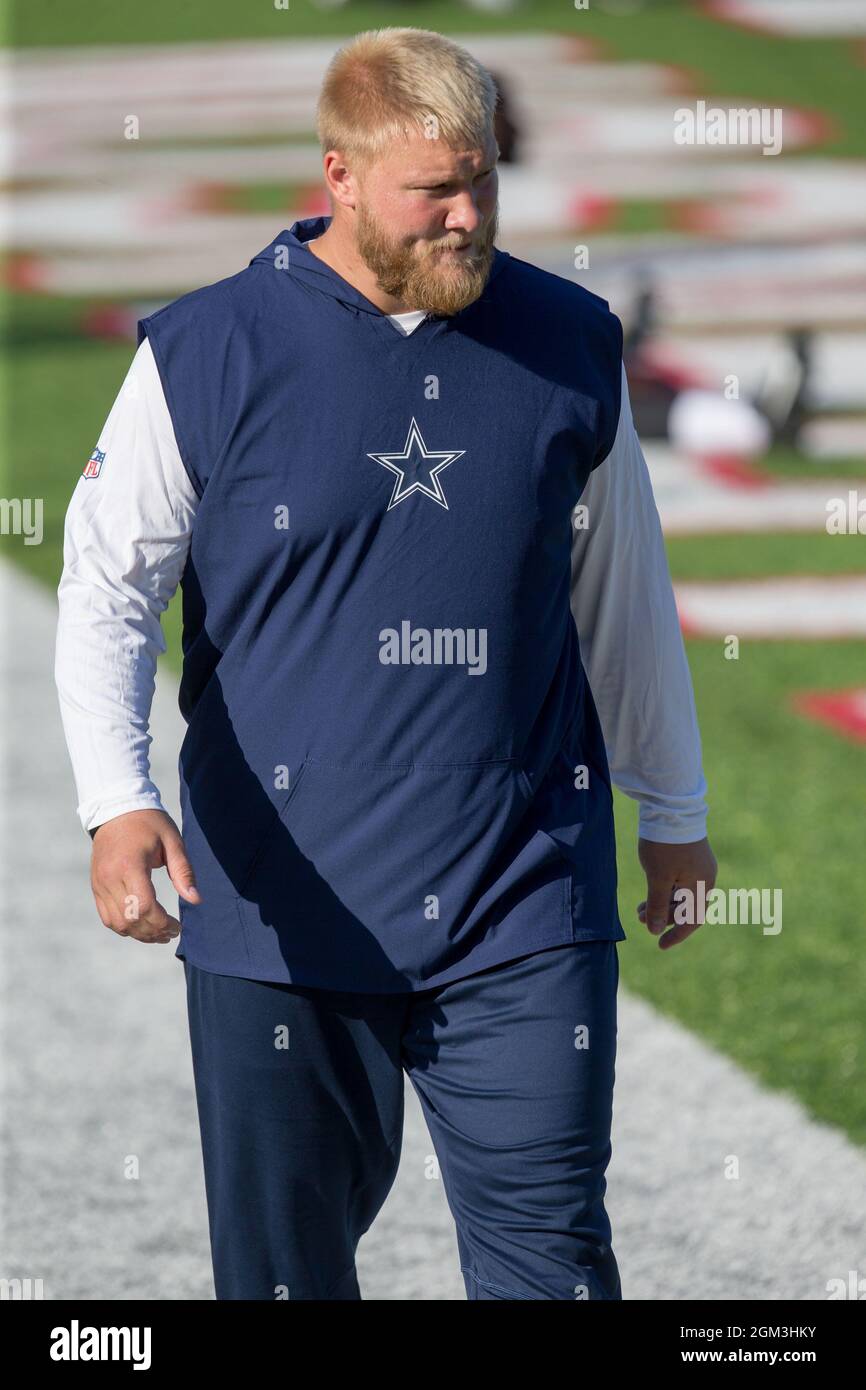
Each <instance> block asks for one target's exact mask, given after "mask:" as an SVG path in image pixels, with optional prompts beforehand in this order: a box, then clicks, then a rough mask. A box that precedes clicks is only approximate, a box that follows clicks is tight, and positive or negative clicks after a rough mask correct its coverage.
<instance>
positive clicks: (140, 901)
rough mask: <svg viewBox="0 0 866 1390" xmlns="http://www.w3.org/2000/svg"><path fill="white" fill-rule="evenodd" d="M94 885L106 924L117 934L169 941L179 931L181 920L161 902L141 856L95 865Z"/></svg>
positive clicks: (95, 898) (141, 938)
mask: <svg viewBox="0 0 866 1390" xmlns="http://www.w3.org/2000/svg"><path fill="white" fill-rule="evenodd" d="M91 887H92V889H93V897H94V901H95V903H96V909H97V912H98V913H99V916H100V919H101V921H102V924H103V926H105V927H108V928H109V930H110V931H113V932H116V933H117V935H118V936H131V937H134V938H135V939H136V940H137V941H146V942H157V943H159V944H161V945H166V944H168V942H170V941H172V940H174V939H175V938H176V937H177V936H178V935H179V933H180V930H181V926H180V922H179V921H178V920H177V918H175V917H172V916H170V915H169V913H167V912H166V910H165V908H164V907H163V906H162V904H161V903H160V902H158V900H157V897H156V894H155V892H154V889H153V885H152V883H151V881H150V870H149V868H148V867H147V866H146V865H145V864H144V863H143V862H142V858H141V856H139V857H138V858H137V859H136V860H130V859H123V860H121V861H120V862H119V863H117V862H111V863H106V864H104V865H102V864H96V865H94V868H93V871H92V874H91Z"/></svg>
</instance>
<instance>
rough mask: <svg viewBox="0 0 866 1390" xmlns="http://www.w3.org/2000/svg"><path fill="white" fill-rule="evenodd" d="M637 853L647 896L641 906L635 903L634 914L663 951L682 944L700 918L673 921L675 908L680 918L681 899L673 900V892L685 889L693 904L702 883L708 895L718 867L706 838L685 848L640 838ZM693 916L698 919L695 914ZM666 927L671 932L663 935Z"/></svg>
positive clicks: (696, 927) (681, 913) (681, 912)
mask: <svg viewBox="0 0 866 1390" xmlns="http://www.w3.org/2000/svg"><path fill="white" fill-rule="evenodd" d="M637 854H638V859H639V860H640V863H641V867H642V868H643V870H644V873H645V874H646V882H647V896H646V898H645V899H644V901H643V902H642V903H638V908H637V915H638V918H639V920H640V921H641V922H644V923H645V924H646V927H647V930H648V931H650V932H652V934H653V936H657V937H658V938H659V946H660V947H661V948H662V950H667V948H668V947H669V946H676V945H677V943H678V942H680V941H685V939H686V937H688V936H691V934H692V932H695V931H697V929H698V927H699V926H701V924H702V922H703V916H701V920H700V921H697V920H695V921H688V922H683V921H680V922H678V923H675V922H674V912H675V911H676V909H677V908H678V907H679V908H680V917H682V915H683V911H682V901H683V900H682V898H679V899H677V900H675V899H674V892H675V891H676V890H678V889H680V888H688V889H689V890H690V891H691V894H692V899H691V901H692V903H693V904H695V905H696V899H697V892H698V883H699V882H701V881H703V884H704V891H705V892H706V893H709V891H710V889H711V888H712V887H713V885H714V883H715V881H716V871H717V869H718V867H719V866H718V864H717V863H716V857H715V855H714V854H713V851H712V850H711V849H710V842H709V840H708V839H706V838H704V839H703V840H694V841H692V842H691V843H689V844H685V845H666V844H661V843H659V842H658V841H656V840H642V839H639V840H638V842H637ZM694 915H695V917H697V916H698V913H697V911H696V912H695V914H694ZM667 926H671V927H672V930H671V931H667V932H666V931H665V927H667ZM662 932H664V936H662V935H661V933H662Z"/></svg>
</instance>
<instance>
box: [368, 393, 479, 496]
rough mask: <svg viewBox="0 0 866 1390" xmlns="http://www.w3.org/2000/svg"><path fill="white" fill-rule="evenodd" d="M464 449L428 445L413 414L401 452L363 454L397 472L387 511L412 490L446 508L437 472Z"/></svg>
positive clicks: (462, 453) (451, 461)
mask: <svg viewBox="0 0 866 1390" xmlns="http://www.w3.org/2000/svg"><path fill="white" fill-rule="evenodd" d="M465 453H466V450H465V449H452V450H447V449H445V450H440V451H436V450H431V449H428V448H427V445H426V444H425V443H424V440H423V439H422V437H421V431H420V430H419V428H418V425H417V422H416V420H415V417H414V415H413V417H412V423H411V425H410V426H409V433H408V434H407V436H406V443H405V445H404V446H403V452H402V453H399V454H368V455H367V458H370V459H373V460H374V462H375V463H381V465H382V467H383V468H390V470H391V472H392V473H396V474H397V480H396V482H395V483H394V491H393V492H392V493H391V501H390V502H389V503H388V507H387V510H388V511H390V510H391V508H392V507H396V505H397V503H398V502H402V501H404V500H405V498H407V497H411V496H412V493H413V492H423V494H424V496H425V497H432V498H433V501H434V502H438V503H439V505H440V507H444V508H445V510H446V512H447V511H448V503H447V502H446V501H445V493H444V492H443V491H442V484H441V483H440V481H439V474H440V473H441V472H442V470H443V468H447V467H448V465H449V463H453V462H454V460H455V459H459V458H462V457H463V455H464V454H465ZM431 463H432V464H433V467H432V468H431V467H430V465H431ZM410 477H411V478H412V479H413V481H412V482H411V483H409V485H408V486H407V479H408V478H410Z"/></svg>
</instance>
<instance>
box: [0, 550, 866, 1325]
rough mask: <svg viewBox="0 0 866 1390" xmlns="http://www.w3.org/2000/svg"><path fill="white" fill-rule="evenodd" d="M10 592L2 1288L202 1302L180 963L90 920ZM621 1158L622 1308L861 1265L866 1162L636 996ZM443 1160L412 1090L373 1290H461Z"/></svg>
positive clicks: (65, 797)
mask: <svg viewBox="0 0 866 1390" xmlns="http://www.w3.org/2000/svg"><path fill="white" fill-rule="evenodd" d="M0 585H2V588H0V606H2V611H3V614H4V620H5V626H6V630H5V632H4V634H3V640H2V642H0V659H2V662H3V664H4V671H3V677H2V680H0V690H2V696H3V701H4V707H3V716H4V717H3V721H2V730H3V745H4V746H3V755H4V756H3V762H2V772H3V792H2V797H0V803H2V813H5V816H6V823H5V826H4V827H3V828H4V831H5V833H4V834H3V845H4V847H5V854H4V857H3V875H4V879H3V888H2V937H0V969H2V976H0V979H2V995H0V998H2V1030H3V1036H2V1050H0V1057H2V1059H3V1062H2V1065H3V1069H4V1074H3V1083H4V1090H5V1094H4V1096H3V1098H2V1108H0V1115H2V1121H0V1123H2V1133H0V1138H2V1143H0V1181H2V1197H3V1199H4V1200H3V1203H2V1207H0V1213H2V1227H3V1228H2V1231H0V1277H6V1278H12V1277H19V1278H28V1277H29V1278H31V1279H37V1278H41V1279H42V1280H43V1281H44V1282H43V1289H44V1297H45V1298H46V1299H96V1298H111V1299H135V1298H143V1299H182V1300H188V1299H210V1298H213V1285H212V1282H211V1274H210V1262H209V1252H208V1243H207V1218H206V1209H205V1200H204V1183H203V1176H202V1167H201V1152H200V1147H199V1135H198V1127H197V1121H196V1113H195V1099H194V1092H193V1083H192V1068H191V1062H190V1056H189V1042H188V1034H187V1024H186V1011H185V999H184V990H183V968H182V965H181V964H180V962H179V961H177V960H176V959H175V958H174V949H175V946H174V944H172V945H170V946H164V947H144V946H142V945H141V944H140V943H138V942H134V941H130V940H122V939H121V938H118V937H116V936H114V935H113V934H112V933H109V932H107V931H106V930H105V928H104V927H103V926H102V924H101V922H100V921H99V918H98V916H97V914H96V910H95V908H94V906H93V902H92V899H91V896H90V888H89V874H88V863H89V848H90V841H89V839H88V837H87V836H86V835H85V834H84V832H83V831H82V830H81V828H80V826H79V823H78V820H77V818H76V816H75V809H74V808H75V794H74V788H73V784H72V777H71V773H70V769H69V765H68V759H67V755H66V750H65V745H64V743H63V737H62V730H61V726H60V717H59V712H58V709H57V702H56V697H55V691H54V684H53V677H52V667H53V643H54V624H55V621H56V603H55V601H54V599H53V596H52V595H51V593H50V591H48V590H46V589H44V588H42V587H39V586H37V585H36V584H35V583H34V582H33V581H32V580H29V579H27V578H26V577H24V576H22V575H21V574H20V573H19V572H18V571H16V570H13V569H12V568H11V567H10V565H9V564H8V563H4V564H3V565H2V567H0ZM182 728H183V725H182V720H181V718H180V715H179V713H178V711H177V706H176V699H175V683H174V681H173V679H172V677H171V675H170V674H169V673H168V672H167V671H166V672H165V673H164V674H163V675H161V677H160V680H159V682H158V689H157V697H156V700H155V704H154V715H153V721H152V732H153V734H154V749H153V754H154V756H153V767H154V774H155V779H156V781H157V782H158V784H159V785H160V786H161V788H162V790H163V792H164V794H165V795H166V796H167V797H168V798H169V800H170V803H171V805H172V813H173V814H175V815H176V814H177V811H176V800H175V792H176V787H175V781H176V774H175V766H176V755H177V748H178V746H179V742H180V738H181V734H182ZM158 878H159V880H160V881H161V886H162V887H164V886H165V885H167V884H168V880H167V878H166V877H165V874H164V871H162V870H161V871H160V872H159V875H158ZM160 896H161V897H162V894H160ZM162 901H163V902H164V903H165V904H166V905H167V906H168V905H169V904H172V905H173V907H174V910H176V901H177V900H176V897H174V896H173V895H170V894H166V896H165V897H162ZM170 910H173V909H172V907H170ZM626 929H627V930H629V928H628V926H627V928H626ZM638 929H639V928H638V926H637V924H635V926H634V927H633V928H632V930H633V931H637V930H638ZM625 950H627V945H626V944H625V943H623V945H622V946H621V947H620V951H621V952H624V951H625ZM613 1151H614V1156H613V1160H612V1162H611V1165H610V1168H609V1170H608V1209H609V1211H610V1215H611V1221H612V1224H613V1231H614V1249H615V1250H616V1253H617V1258H618V1260H619V1264H620V1269H621V1272H622V1281H623V1294H624V1297H625V1298H626V1299H651V1300H656V1299H662V1300H685V1299H691V1298H697V1299H728V1298H732V1299H734V1298H735V1299H739V1300H749V1299H782V1298H794V1299H823V1298H826V1296H827V1294H826V1285H827V1281H828V1280H829V1279H831V1278H843V1279H847V1277H848V1271H849V1270H851V1269H854V1270H858V1271H859V1273H860V1276H861V1277H862V1276H864V1275H866V1154H864V1153H863V1152H862V1151H861V1150H859V1149H857V1148H856V1147H855V1146H853V1145H852V1144H850V1143H849V1142H848V1141H847V1139H846V1138H845V1137H844V1136H843V1135H842V1134H841V1133H840V1132H838V1131H836V1130H833V1129H830V1128H828V1127H826V1126H822V1125H818V1124H816V1123H814V1122H813V1121H812V1120H811V1119H810V1118H809V1117H808V1116H807V1115H806V1113H805V1112H804V1111H803V1109H802V1108H801V1107H800V1105H799V1104H797V1103H796V1102H794V1101H793V1100H791V1099H789V1098H787V1097H784V1096H781V1095H778V1094H772V1093H769V1092H767V1091H765V1090H762V1089H761V1088H759V1087H758V1086H757V1085H755V1083H754V1082H753V1081H752V1080H751V1079H750V1078H749V1077H748V1076H746V1075H745V1074H744V1073H743V1072H742V1071H741V1070H740V1069H739V1068H738V1067H736V1066H735V1065H734V1064H732V1063H731V1062H730V1061H729V1060H727V1059H726V1058H725V1057H724V1056H722V1055H720V1054H719V1053H717V1052H715V1051H713V1050H712V1049H710V1048H708V1047H706V1046H704V1045H703V1044H702V1043H701V1042H699V1041H698V1040H697V1039H696V1038H695V1037H694V1036H692V1035H691V1034H689V1033H688V1032H687V1031H686V1030H685V1029H683V1028H681V1027H680V1026H679V1025H677V1024H676V1023H673V1022H671V1021H669V1020H667V1019H665V1018H663V1017H661V1016H660V1015H659V1014H658V1013H657V1012H655V1011H654V1010H653V1009H651V1008H650V1007H648V1006H647V1005H646V1004H645V1003H643V1002H642V1001H641V1000H639V999H637V998H634V997H633V996H632V995H630V994H629V993H627V992H626V990H625V989H624V988H623V987H621V989H620V1011H619V1051H618V1063H617V1087H616V1099H615V1118H614V1135H613ZM431 1152H432V1145H431V1142H430V1139H429V1136H428V1134H427V1130H426V1128H425V1125H424V1122H423V1119H422V1116H421V1112H420V1108H419V1106H418V1103H417V1101H416V1099H415V1095H414V1092H413V1091H412V1088H411V1086H410V1085H409V1084H408V1083H407V1119H406V1130H405V1141H404V1150H403V1159H402V1164H401V1168H400V1173H399V1176H398V1179H397V1182H396V1184H395V1186H394V1188H393V1190H392V1192H391V1194H390V1196H389V1198H388V1201H387V1203H386V1204H385V1207H384V1208H383V1210H382V1213H381V1215H380V1217H379V1219H378V1221H377V1222H376V1224H375V1226H374V1227H373V1229H372V1230H371V1231H370V1232H369V1233H368V1235H367V1236H366V1237H365V1238H364V1240H363V1241H362V1243H361V1247H360V1250H359V1258H358V1268H359V1277H360V1281H361V1287H362V1290H363V1293H364V1296H365V1297H366V1298H375V1299H423V1300H439V1299H458V1300H459V1299H463V1298H464V1297H465V1294H464V1289H463V1282H462V1278H461V1276H460V1274H459V1270H458V1261H457V1249H456V1242H455V1238H454V1233H453V1228H452V1224H451V1218H450V1214H449V1211H448V1208H447V1204H446V1201H445V1196H444V1192H443V1191H442V1187H441V1183H440V1182H438V1181H430V1180H428V1179H427V1178H425V1159H426V1156H427V1155H428V1154H430V1153H431ZM732 1154H733V1155H736V1156H737V1157H738V1159H739V1170H740V1176H739V1178H738V1179H737V1180H730V1179H727V1178H726V1177H725V1175H724V1174H725V1163H726V1159H727V1156H728V1155H732ZM129 1155H135V1156H137V1159H138V1163H139V1176H138V1177H137V1178H135V1179H130V1178H128V1177H126V1176H124V1165H125V1163H126V1162H127V1161H128V1156H129Z"/></svg>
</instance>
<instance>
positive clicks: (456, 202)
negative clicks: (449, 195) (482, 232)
mask: <svg viewBox="0 0 866 1390" xmlns="http://www.w3.org/2000/svg"><path fill="white" fill-rule="evenodd" d="M483 224H484V215H483V213H482V212H481V211H480V210H479V207H478V202H477V200H476V197H475V195H474V193H472V192H470V191H469V190H466V192H463V193H458V194H457V195H456V196H455V198H454V199H453V200H452V203H451V206H450V208H449V209H448V216H447V217H446V218H445V229H446V231H449V232H453V233H460V232H462V233H463V237H462V238H461V240H468V239H469V238H471V237H474V236H475V234H476V232H477V231H478V229H479V227H481V226H483Z"/></svg>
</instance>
